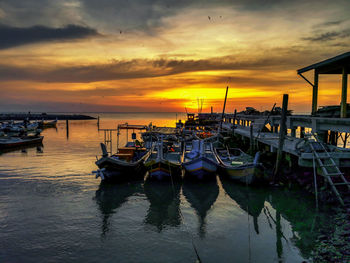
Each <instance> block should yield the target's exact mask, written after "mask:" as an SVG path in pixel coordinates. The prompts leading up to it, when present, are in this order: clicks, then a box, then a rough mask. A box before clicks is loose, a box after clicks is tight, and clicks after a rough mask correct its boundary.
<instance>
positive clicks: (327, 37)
mask: <svg viewBox="0 0 350 263" xmlns="http://www.w3.org/2000/svg"><path fill="white" fill-rule="evenodd" d="M349 36H350V29H347V30H342V31H329V32H324V33H316V34H315V35H314V36H311V37H304V38H302V40H307V41H316V42H325V41H331V40H342V39H344V38H348V37H349Z"/></svg>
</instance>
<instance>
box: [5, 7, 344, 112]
mask: <svg viewBox="0 0 350 263" xmlns="http://www.w3.org/2000/svg"><path fill="white" fill-rule="evenodd" d="M348 51H350V1H349V0H344V1H342V0H333V1H324V0H317V1H316V0H311V1H304V0H303V1H298V0H296V1H274V0H265V1H263V0H231V1H229V0H219V1H208V0H176V1H174V0H162V1H161V0H130V1H127V0H115V1H112V0H99V1H95V0H80V1H79V0H62V1H61V0H60V1H58V0H56V1H54V0H0V58H1V60H0V92H1V96H0V111H32V112H34V111H49V112H50V111H51V112H52V111H54V112H58V111H59V112H71V111H74V112H92V111H93V112H96V111H99V112H102V111H108V112H131V111H132V112H140V111H147V112H154V111H162V112H167V111H169V112H175V111H177V112H183V111H184V110H185V107H187V109H189V110H192V111H194V110H197V99H203V100H204V104H203V108H204V111H209V110H210V106H213V107H214V111H221V109H222V104H223V99H224V96H225V88H226V86H227V85H228V86H229V87H230V89H229V99H228V104H227V110H228V111H233V110H234V109H235V108H236V109H238V110H242V109H244V108H245V107H246V106H253V107H255V108H256V109H258V110H265V109H270V108H271V107H272V105H273V103H274V102H277V103H278V104H280V103H281V99H282V94H283V93H288V94H289V96H290V97H289V98H290V108H291V109H293V110H294V111H295V112H310V111H311V87H310V86H309V85H308V84H307V83H306V82H305V81H304V80H303V79H301V78H300V77H299V76H297V74H296V70H297V69H299V68H302V67H304V66H308V65H310V64H313V63H315V62H318V61H321V60H324V59H327V58H329V57H332V56H336V55H339V54H342V53H344V52H348ZM306 75H307V76H308V77H310V78H311V79H312V74H306ZM340 90H341V76H325V75H321V77H320V90H319V105H320V106H322V105H332V104H339V103H340ZM348 93H350V92H348Z"/></svg>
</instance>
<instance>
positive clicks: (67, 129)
mask: <svg viewBox="0 0 350 263" xmlns="http://www.w3.org/2000/svg"><path fill="white" fill-rule="evenodd" d="M66 131H67V138H68V137H69V122H68V119H66Z"/></svg>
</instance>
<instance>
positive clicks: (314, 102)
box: [311, 70, 318, 115]
mask: <svg viewBox="0 0 350 263" xmlns="http://www.w3.org/2000/svg"><path fill="white" fill-rule="evenodd" d="M317 94H318V72H317V70H315V75H314V85H313V88H312V111H311V115H315V114H316V111H317V96H318V95H317Z"/></svg>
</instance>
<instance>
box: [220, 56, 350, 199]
mask: <svg viewBox="0 0 350 263" xmlns="http://www.w3.org/2000/svg"><path fill="white" fill-rule="evenodd" d="M310 70H314V81H313V83H312V82H311V81H310V80H308V79H307V78H306V77H305V76H304V75H303V73H305V72H308V71H310ZM349 72H350V52H347V53H344V54H342V55H339V56H336V57H333V58H330V59H327V60H324V61H321V62H318V63H315V64H312V65H310V66H307V67H304V68H301V69H299V70H298V71H297V73H298V75H300V76H301V77H302V78H303V79H304V80H306V81H307V83H308V84H310V85H311V86H312V89H313V95H312V109H311V115H290V114H289V116H287V115H288V111H287V104H288V95H287V94H285V95H284V96H283V107H282V111H281V114H280V115H275V116H270V115H268V116H265V115H259V114H256V112H253V113H252V114H242V113H241V114H237V113H236V111H235V113H234V114H225V115H224V116H223V120H224V127H225V128H226V130H228V131H230V130H232V131H233V132H234V134H236V135H239V136H241V137H242V140H250V148H253V146H254V143H257V144H260V148H262V147H265V149H266V148H269V150H270V152H277V159H276V165H275V173H274V175H276V173H277V172H276V171H278V167H279V163H280V161H281V158H282V153H284V154H289V155H291V156H294V157H296V158H294V159H297V160H298V165H299V166H300V167H310V168H312V167H313V168H314V177H315V178H314V179H315V182H316V166H317V168H318V173H319V174H320V175H322V176H323V177H324V178H325V182H326V184H329V185H330V186H331V189H332V191H333V192H334V193H335V195H336V196H337V198H338V200H339V202H340V203H341V204H342V205H344V200H343V196H342V194H344V193H345V194H349V193H350V183H349V182H348V181H347V179H346V178H345V176H344V175H345V174H344V173H343V172H342V171H341V170H340V169H339V168H349V167H350V147H349V145H348V141H349V140H348V138H349V136H350V118H349V117H350V116H348V115H347V111H348V109H347V107H348V104H347V89H348V84H347V79H348V74H349ZM320 74H341V75H342V88H341V103H340V111H339V115H338V116H335V115H334V112H333V113H332V116H333V117H331V118H329V117H320V116H317V110H318V109H317V99H318V78H319V75H320ZM346 170H348V169H344V172H345V171H346ZM344 189H347V191H345V192H344V191H343V190H344ZM315 192H316V195H317V186H316V183H315Z"/></svg>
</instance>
